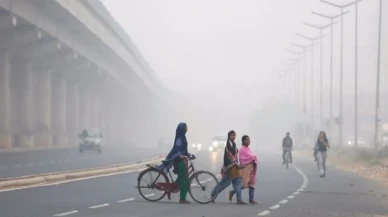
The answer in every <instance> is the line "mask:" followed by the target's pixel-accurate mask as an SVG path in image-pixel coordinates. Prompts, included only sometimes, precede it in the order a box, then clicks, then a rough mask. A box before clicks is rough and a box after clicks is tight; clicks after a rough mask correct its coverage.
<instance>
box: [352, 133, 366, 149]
mask: <svg viewBox="0 0 388 217" xmlns="http://www.w3.org/2000/svg"><path fill="white" fill-rule="evenodd" d="M355 138H356V137H355V136H354V135H349V136H348V142H347V143H348V144H347V146H348V147H354V146H355V143H356V142H355ZM357 147H360V148H370V146H369V144H368V143H367V142H366V140H365V139H364V138H362V137H361V136H358V137H357Z"/></svg>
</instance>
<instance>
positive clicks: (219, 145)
mask: <svg viewBox="0 0 388 217" xmlns="http://www.w3.org/2000/svg"><path fill="white" fill-rule="evenodd" d="M227 140H228V137H227V136H226V135H224V134H216V135H215V136H214V137H213V140H212V144H211V145H210V146H209V151H210V152H215V151H217V152H220V151H222V150H223V149H224V148H225V145H226V141H227Z"/></svg>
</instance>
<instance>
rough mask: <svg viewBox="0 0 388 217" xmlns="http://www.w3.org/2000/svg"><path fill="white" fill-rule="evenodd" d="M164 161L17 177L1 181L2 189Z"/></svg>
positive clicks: (113, 171)
mask: <svg viewBox="0 0 388 217" xmlns="http://www.w3.org/2000/svg"><path fill="white" fill-rule="evenodd" d="M162 159H163V158H161V157H154V158H148V159H144V160H141V161H140V162H136V163H128V164H115V165H110V166H105V167H96V168H89V169H82V170H73V171H66V172H58V173H45V174H38V175H32V176H22V177H16V178H5V179H0V189H8V188H15V187H26V186H31V185H37V184H44V183H53V182H60V181H66V180H72V179H79V178H85V177H91V176H97V175H105V174H112V173H117V172H122V171H126V170H131V169H140V168H142V167H144V165H146V164H150V163H157V162H160V161H161V160H162Z"/></svg>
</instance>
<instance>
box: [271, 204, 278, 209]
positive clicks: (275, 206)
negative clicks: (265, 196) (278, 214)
mask: <svg viewBox="0 0 388 217" xmlns="http://www.w3.org/2000/svg"><path fill="white" fill-rule="evenodd" d="M279 207H280V205H279V204H276V205H273V206H271V207H270V208H269V209H279Z"/></svg>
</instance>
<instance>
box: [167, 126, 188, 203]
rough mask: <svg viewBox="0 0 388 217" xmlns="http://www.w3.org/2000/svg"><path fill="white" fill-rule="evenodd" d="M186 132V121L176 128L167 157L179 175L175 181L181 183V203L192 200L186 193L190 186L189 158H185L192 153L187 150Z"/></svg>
mask: <svg viewBox="0 0 388 217" xmlns="http://www.w3.org/2000/svg"><path fill="white" fill-rule="evenodd" d="M186 132H187V125H186V123H183V122H181V123H179V124H178V127H177V128H176V133H175V141H174V146H173V147H172V149H171V151H170V153H168V155H167V157H166V160H171V165H170V166H169V167H171V166H172V164H173V165H174V170H173V172H174V173H175V174H177V175H178V178H177V180H176V181H175V182H176V183H178V184H179V188H180V200H179V203H190V201H188V200H186V195H187V191H188V188H189V186H188V185H189V177H188V174H187V160H185V157H188V156H190V155H191V154H190V153H189V152H188V151H187V140H186Z"/></svg>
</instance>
